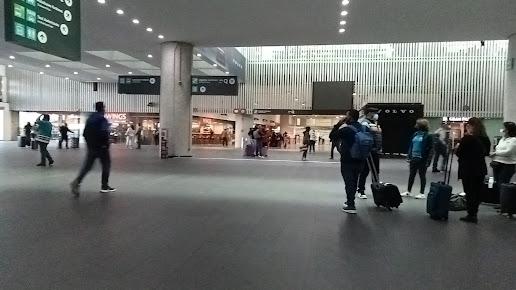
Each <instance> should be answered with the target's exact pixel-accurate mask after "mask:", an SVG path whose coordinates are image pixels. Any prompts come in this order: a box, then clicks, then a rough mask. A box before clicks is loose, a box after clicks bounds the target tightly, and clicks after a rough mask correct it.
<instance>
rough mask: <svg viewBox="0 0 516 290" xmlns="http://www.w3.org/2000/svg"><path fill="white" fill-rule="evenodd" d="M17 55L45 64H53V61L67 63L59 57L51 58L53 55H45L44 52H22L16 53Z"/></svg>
mask: <svg viewBox="0 0 516 290" xmlns="http://www.w3.org/2000/svg"><path fill="white" fill-rule="evenodd" d="M17 54H19V55H22V56H25V57H30V58H33V59H37V60H41V61H45V62H54V61H62V62H66V61H68V60H66V59H64V58H60V57H57V56H53V55H50V54H47V53H44V52H39V51H23V52H17Z"/></svg>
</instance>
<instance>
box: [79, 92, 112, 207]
mask: <svg viewBox="0 0 516 290" xmlns="http://www.w3.org/2000/svg"><path fill="white" fill-rule="evenodd" d="M95 110H96V112H95V113H93V114H91V115H90V117H89V118H88V120H87V121H86V127H85V128H84V134H83V135H84V138H85V139H86V144H87V146H88V152H87V155H86V160H85V161H84V164H83V167H82V169H81V172H80V173H79V176H77V178H76V179H75V180H74V181H73V182H72V183H71V184H70V186H71V189H72V194H73V195H74V196H75V197H76V198H78V197H79V195H80V191H79V188H80V185H81V182H82V180H83V179H84V177H85V176H86V174H88V172H89V171H90V170H91V168H92V167H93V163H94V162H95V160H96V159H97V158H98V159H100V163H101V164H102V184H101V189H100V192H101V193H109V192H114V191H116V189H115V188H112V187H110V186H109V173H110V172H109V171H110V169H111V156H110V154H109V126H110V125H109V122H108V121H107V119H106V118H105V117H104V114H105V107H104V103H103V102H98V103H96V104H95Z"/></svg>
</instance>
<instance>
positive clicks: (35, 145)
mask: <svg viewBox="0 0 516 290" xmlns="http://www.w3.org/2000/svg"><path fill="white" fill-rule="evenodd" d="M30 148H31V149H32V150H38V148H39V145H38V141H36V140H32V141H31V142H30Z"/></svg>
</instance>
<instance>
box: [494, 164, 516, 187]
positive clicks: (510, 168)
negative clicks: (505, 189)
mask: <svg viewBox="0 0 516 290" xmlns="http://www.w3.org/2000/svg"><path fill="white" fill-rule="evenodd" d="M497 164H498V165H497V166H495V167H493V175H494V176H493V177H494V180H495V182H496V183H497V184H499V185H502V184H504V183H510V182H511V179H512V176H513V175H514V172H515V171H516V165H514V164H504V163H497Z"/></svg>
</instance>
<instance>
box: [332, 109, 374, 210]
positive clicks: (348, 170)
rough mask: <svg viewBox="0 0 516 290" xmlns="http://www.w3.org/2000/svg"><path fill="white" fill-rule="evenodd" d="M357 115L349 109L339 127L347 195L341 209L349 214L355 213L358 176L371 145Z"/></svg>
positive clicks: (341, 168)
mask: <svg viewBox="0 0 516 290" xmlns="http://www.w3.org/2000/svg"><path fill="white" fill-rule="evenodd" d="M359 117H360V113H359V112H358V111H357V110H349V111H348V113H347V121H346V122H347V123H346V124H344V125H342V126H341V128H340V129H339V139H340V142H341V145H340V148H341V151H340V154H341V157H340V171H341V173H342V177H343V179H344V183H345V185H346V196H347V202H346V203H345V205H344V207H343V208H342V211H344V212H345V213H349V214H356V213H357V209H356V207H355V193H356V191H357V184H358V176H359V175H360V172H361V171H362V169H363V167H364V165H365V160H366V158H367V157H368V156H369V153H370V152H371V149H372V146H373V137H372V136H371V135H370V134H369V133H368V131H369V129H368V128H367V127H365V126H363V125H361V124H360V123H359V122H358V118H359Z"/></svg>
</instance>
